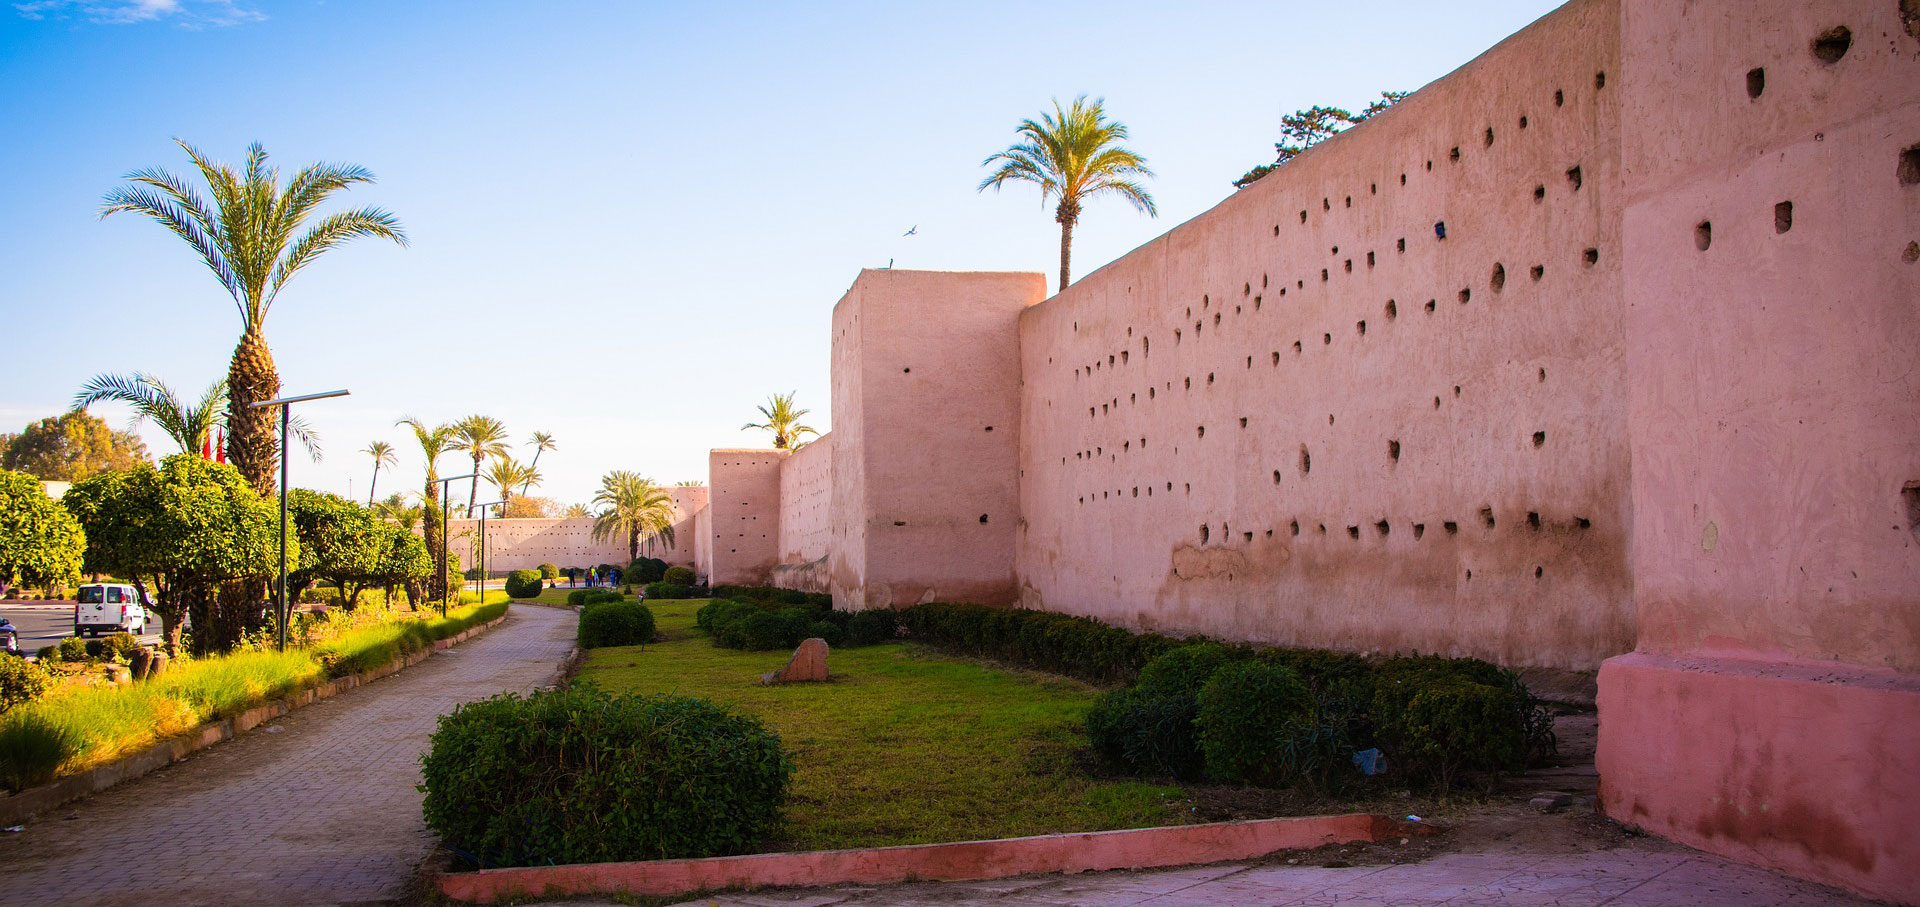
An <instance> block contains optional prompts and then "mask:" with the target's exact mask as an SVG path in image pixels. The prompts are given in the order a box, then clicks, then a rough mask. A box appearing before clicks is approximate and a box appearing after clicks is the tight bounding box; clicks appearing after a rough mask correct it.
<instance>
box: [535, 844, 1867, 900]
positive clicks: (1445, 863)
mask: <svg viewBox="0 0 1920 907" xmlns="http://www.w3.org/2000/svg"><path fill="white" fill-rule="evenodd" d="M1875 903H1877V902H1873V901H1867V900H1864V899H1861V898H1854V897H1850V896H1848V895H1845V894H1842V893H1840V892H1838V891H1835V890H1833V889H1830V888H1824V887H1822V886H1819V885H1812V884H1808V883H1805V882H1800V881H1796V880H1793V879H1789V878H1787V877H1785V876H1782V875H1778V874H1776V873H1771V872H1767V871H1765V870H1761V869H1754V868H1752V867H1749V866H1741V865H1738V864H1734V863H1729V862H1727V861H1725V860H1721V859H1717V858H1715V857H1710V856H1707V855H1705V854H1700V853H1696V852H1693V851H1689V850H1686V849H1685V848H1681V847H1678V846H1677V845H1671V844H1662V843H1659V842H1650V843H1649V844H1647V845H1645V846H1640V847H1627V848H1620V849H1612V850H1599V851H1594V852H1589V853H1581V854H1556V855H1542V854H1524V853H1501V854H1495V853H1450V854H1443V855H1441V856H1438V857H1435V858H1433V859H1431V860H1427V861H1425V862H1420V863H1403V864H1398V865H1386V866H1354V867H1348V868H1339V869H1330V868H1320V867H1307V866H1286V865H1256V864H1247V863H1225V864H1219V865H1214V866H1203V867H1196V868H1189V869H1171V870H1164V871H1157V872H1106V873H1093V874H1087V875H1078V876H1058V875H1056V876H1030V877H1026V878H1019V879H1003V880H999V881H992V882H940V883H934V882H920V883H915V884H908V885H892V886H887V887H883V888H858V887H851V886H843V887H837V888H813V889H788V890H780V891H764V892H757V893H748V894H724V895H716V896H712V897H704V898H697V899H695V900H691V901H686V902H684V903H683V904H681V905H679V907H709V905H715V907H829V905H834V907H840V905H844V907H882V905H884V907H932V905H938V907H1013V905H1021V907H1027V905H1076V907H1134V905H1139V907H1336V905H1337V907H1433V905H1440V904H1445V905H1447V907H1481V905H1504V907H1546V905H1562V907H1599V905H1610V907H1627V905H1634V907H1788V905H1793V907H1802V905H1804V907H1843V905H1844V907H1867V905H1871V904H1875ZM543 907H615V902H614V901H611V900H578V901H565V902H556V903H548V904H546V905H543Z"/></svg>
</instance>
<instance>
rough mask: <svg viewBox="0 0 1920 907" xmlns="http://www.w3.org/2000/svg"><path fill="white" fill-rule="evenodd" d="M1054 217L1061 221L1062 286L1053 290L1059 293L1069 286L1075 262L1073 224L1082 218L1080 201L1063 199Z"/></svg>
mask: <svg viewBox="0 0 1920 907" xmlns="http://www.w3.org/2000/svg"><path fill="white" fill-rule="evenodd" d="M1053 219H1054V220H1057V221H1059V222H1060V286H1059V287H1057V288H1055V289H1054V291H1053V292H1054V293H1056V294H1057V293H1059V292H1060V291H1061V290H1064V289H1066V288H1067V281H1068V279H1069V274H1070V271H1071V265H1072V263H1073V225H1074V222H1075V221H1078V220H1079V219H1080V203H1079V202H1077V201H1074V200H1073V199H1065V200H1063V201H1061V202H1060V207H1059V208H1057V209H1055V212H1054V215H1053Z"/></svg>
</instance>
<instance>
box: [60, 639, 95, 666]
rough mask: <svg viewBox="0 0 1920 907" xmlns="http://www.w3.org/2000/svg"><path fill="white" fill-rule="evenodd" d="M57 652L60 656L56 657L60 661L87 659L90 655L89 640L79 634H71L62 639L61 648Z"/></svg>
mask: <svg viewBox="0 0 1920 907" xmlns="http://www.w3.org/2000/svg"><path fill="white" fill-rule="evenodd" d="M55 654H56V655H58V656H59V657H58V658H57V659H56V660H58V661H86V660H87V659H88V657H89V654H88V652H87V641H86V640H84V639H81V638H80V637H78V636H69V637H67V638H66V639H63V640H60V645H59V649H58V650H57V651H56V653H55Z"/></svg>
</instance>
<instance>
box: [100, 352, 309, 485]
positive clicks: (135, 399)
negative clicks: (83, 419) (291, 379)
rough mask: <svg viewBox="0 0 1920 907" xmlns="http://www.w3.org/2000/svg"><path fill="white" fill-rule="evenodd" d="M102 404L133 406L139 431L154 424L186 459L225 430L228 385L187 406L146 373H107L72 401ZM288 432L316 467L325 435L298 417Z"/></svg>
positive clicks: (220, 383)
mask: <svg viewBox="0 0 1920 907" xmlns="http://www.w3.org/2000/svg"><path fill="white" fill-rule="evenodd" d="M102 401H106V402H112V403H125V404H128V405H130V406H132V407H133V424H134V425H139V424H140V423H142V422H145V421H147V420H149V419H151V420H153V423H154V424H155V425H158V426H160V430H161V431H164V432H166V433H167V437H168V438H170V439H172V441H173V443H175V444H177V445H179V447H180V452H181V453H190V454H197V453H200V452H202V451H204V450H206V448H207V439H208V436H209V435H211V434H213V430H214V429H215V428H225V427H226V424H227V414H226V413H224V412H221V410H222V409H223V408H225V407H226V405H227V382H226V380H225V379H222V380H219V381H215V382H213V383H212V384H210V385H208V386H207V389H206V390H205V391H204V392H202V393H201V395H200V402H198V403H188V402H186V398H185V397H182V396H180V394H179V392H177V391H175V390H174V389H173V388H172V387H170V386H169V385H168V384H167V383H166V382H165V381H162V380H160V379H159V378H156V377H154V376H152V375H149V374H147V373H145V372H135V373H133V374H132V375H130V376H129V375H109V374H105V373H102V374H99V375H95V376H93V377H92V378H89V379H87V383H86V384H85V385H83V386H82V387H81V388H80V392H79V393H77V394H74V395H73V408H74V409H86V408H87V407H89V406H92V405H93V404H95V403H100V402H102ZM287 428H288V430H289V431H290V432H291V433H292V434H293V437H294V438H295V439H297V440H298V441H299V442H300V443H301V445H302V446H304V447H306V449H307V454H308V455H309V456H311V457H313V461H314V462H315V463H318V462H320V435H319V434H318V433H316V432H315V431H314V430H313V427H312V426H311V425H309V424H307V421H306V420H305V419H302V418H300V417H299V416H294V417H293V418H292V420H290V421H289V422H288V423H287Z"/></svg>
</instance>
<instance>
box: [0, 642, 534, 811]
mask: <svg viewBox="0 0 1920 907" xmlns="http://www.w3.org/2000/svg"><path fill="white" fill-rule="evenodd" d="M506 619H507V617H506V615H504V614H503V615H501V616H499V617H496V618H494V619H493V620H490V621H488V622H486V623H484V624H476V625H474V626H471V627H468V628H467V629H465V630H462V631H460V632H459V633H456V634H454V635H453V636H450V637H448V638H447V639H442V640H437V641H436V645H435V646H434V647H433V648H432V649H422V650H420V651H418V652H415V653H413V654H412V655H403V656H401V657H400V658H396V659H394V660H393V661H390V662H387V663H386V664H384V665H380V666H379V667H375V668H369V669H367V670H365V671H361V672H360V673H358V674H348V675H347V676H345V677H336V678H334V679H332V680H325V681H321V682H320V683H318V684H315V685H314V686H311V687H308V688H306V689H304V690H297V691H295V692H292V693H289V694H287V695H286V697H284V698H281V699H276V700H274V701H273V702H269V703H265V704H263V705H257V706H254V707H253V708H250V709H247V710H246V711H243V712H241V713H239V714H237V715H234V716H233V717H231V718H222V719H220V720H218V721H209V722H207V723H206V724H203V725H201V726H199V727H197V728H194V729H193V730H190V731H187V732H186V733H184V734H179V735H176V736H173V737H169V738H167V739H165V740H161V741H158V742H156V743H153V744H151V745H149V746H147V747H146V748H145V749H141V750H138V751H136V752H134V753H133V754H132V755H130V756H124V757H121V758H119V759H115V760H114V761H112V762H109V763H107V764H105V765H101V766H97V767H95V768H91V769H88V770H86V771H84V772H80V773H79V774H75V775H67V776H65V777H63V778H55V779H53V780H52V781H49V782H47V783H45V784H42V785H40V786H39V787H31V788H28V789H26V790H23V791H20V792H19V793H16V794H10V795H7V796H0V826H8V825H19V824H21V823H23V822H25V821H26V820H28V819H30V818H32V817H34V816H36V815H39V814H40V813H43V812H46V811H47V810H50V809H53V808H54V807H56V806H59V805H61V804H62V803H66V802H68V801H71V800H78V799H80V798H81V797H86V796H90V795H92V794H97V793H99V792H101V791H103V790H106V789H107V788H110V787H113V786H114V785H116V784H120V783H121V782H124V781H131V780H133V779H135V778H138V777H140V776H141V775H145V774H147V773H148V772H154V771H158V770H160V769H162V768H165V767H166V766H168V765H171V764H173V763H175V762H179V761H180V760H182V759H185V758H187V756H189V755H191V754H192V753H194V752H196V751H199V750H203V749H206V748H207V747H210V746H213V745H214V744H216V743H223V742H225V741H228V740H231V739H233V738H234V737H237V736H239V735H241V734H244V733H246V732H248V731H250V730H253V729H254V728H256V727H259V726H260V725H262V724H265V723H267V722H269V721H272V720H273V719H275V718H278V717H280V716H282V715H285V714H287V713H288V712H291V711H293V710H294V709H297V708H300V707H301V706H307V705H312V704H314V703H315V702H318V701H320V700H322V699H331V698H333V697H335V696H338V695H340V694H341V693H344V692H346V691H348V690H351V689H353V688H354V687H357V686H359V685H361V684H363V683H371V682H373V681H375V680H379V679H380V678H382V677H385V676H387V675H389V674H393V673H396V672H398V671H399V670H400V669H402V668H410V667H413V666H414V665H417V664H419V663H420V662H422V661H425V660H426V659H427V656H429V655H432V654H433V653H434V652H438V651H440V650H441V649H444V648H446V646H441V645H438V644H437V643H443V642H464V641H466V640H467V639H469V638H471V637H473V636H476V635H479V634H480V633H484V632H486V631H488V630H491V629H493V628H494V627H496V626H499V624H500V622H501V621H504V620H506Z"/></svg>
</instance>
